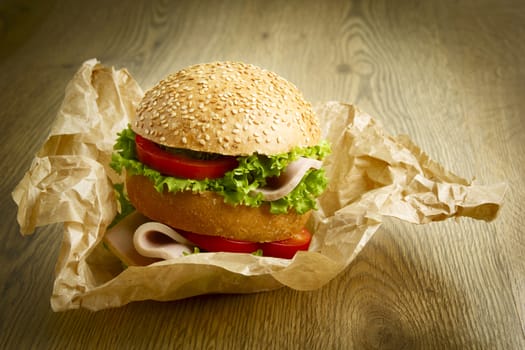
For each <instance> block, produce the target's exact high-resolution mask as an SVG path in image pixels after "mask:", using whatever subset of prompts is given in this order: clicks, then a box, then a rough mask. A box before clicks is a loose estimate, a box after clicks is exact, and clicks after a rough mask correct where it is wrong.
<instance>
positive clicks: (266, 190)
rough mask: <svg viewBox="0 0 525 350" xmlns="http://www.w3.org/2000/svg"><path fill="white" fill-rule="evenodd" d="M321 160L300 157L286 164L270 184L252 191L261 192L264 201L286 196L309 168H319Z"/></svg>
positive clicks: (321, 163)
mask: <svg viewBox="0 0 525 350" xmlns="http://www.w3.org/2000/svg"><path fill="white" fill-rule="evenodd" d="M322 165H323V162H321V161H320V160H317V159H312V158H305V157H301V158H299V159H297V160H296V161H293V162H291V163H290V164H288V166H287V167H286V169H285V170H284V171H283V172H282V173H281V175H280V176H279V177H278V178H277V179H276V181H274V182H272V184H271V185H268V186H265V187H261V188H258V189H257V190H254V191H253V193H262V195H263V198H264V200H265V201H274V200H277V199H279V198H282V197H284V196H286V195H287V194H288V193H290V192H292V190H293V189H294V188H295V187H296V186H297V185H298V184H299V182H301V179H302V178H303V176H304V174H305V173H306V172H307V171H308V170H309V169H320V168H321V166H322Z"/></svg>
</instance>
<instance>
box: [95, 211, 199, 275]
mask: <svg viewBox="0 0 525 350" xmlns="http://www.w3.org/2000/svg"><path fill="white" fill-rule="evenodd" d="M104 242H105V243H106V245H107V247H108V248H109V249H110V250H111V251H112V252H113V254H115V255H116V256H117V257H118V258H119V259H120V260H122V261H123V262H124V263H125V264H126V265H128V266H147V265H150V264H152V263H154V262H157V261H160V260H162V259H171V258H176V257H180V256H182V255H183V254H184V252H186V253H191V252H192V250H191V249H190V248H189V247H187V246H186V245H192V244H191V243H190V242H189V241H187V240H186V239H185V238H184V237H182V236H181V235H179V234H178V233H177V232H176V231H175V230H173V229H172V228H171V227H169V226H166V225H164V224H161V223H158V222H151V221H150V219H148V218H147V217H145V216H144V215H142V214H140V213H138V212H134V213H132V214H130V215H128V216H126V217H125V218H124V219H123V220H122V221H120V222H119V223H118V224H116V225H115V226H114V227H112V228H111V229H109V230H108V231H107V232H106V233H105V235H104Z"/></svg>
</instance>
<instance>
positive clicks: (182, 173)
mask: <svg viewBox="0 0 525 350" xmlns="http://www.w3.org/2000/svg"><path fill="white" fill-rule="evenodd" d="M135 144H136V150H137V157H138V159H139V160H140V161H141V162H142V163H144V164H146V165H148V166H150V167H151V168H153V169H155V170H158V171H160V172H161V173H162V174H164V175H168V176H175V177H181V178H186V179H194V180H204V179H218V178H221V177H223V176H224V174H225V173H226V172H227V171H230V170H232V169H234V168H236V167H237V165H238V162H237V159H236V158H235V157H227V156H225V157H221V158H219V159H213V160H200V159H194V158H190V157H188V156H185V155H182V154H172V153H170V152H168V151H165V150H163V149H162V148H160V147H159V146H158V145H157V144H155V143H154V142H152V141H150V140H148V139H146V138H144V137H142V136H140V135H138V134H137V135H136V136H135Z"/></svg>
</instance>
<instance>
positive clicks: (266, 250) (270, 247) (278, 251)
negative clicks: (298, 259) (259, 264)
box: [261, 228, 312, 259]
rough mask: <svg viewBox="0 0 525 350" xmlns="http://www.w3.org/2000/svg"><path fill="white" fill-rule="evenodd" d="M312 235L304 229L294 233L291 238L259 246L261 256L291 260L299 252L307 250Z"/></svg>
mask: <svg viewBox="0 0 525 350" xmlns="http://www.w3.org/2000/svg"><path fill="white" fill-rule="evenodd" d="M311 241H312V234H311V233H310V231H308V230H307V229H306V228H303V229H302V230H301V231H299V232H297V233H295V234H294V235H293V236H292V237H290V238H288V239H285V240H282V241H276V242H268V243H263V244H261V249H262V251H263V256H274V257H277V258H285V259H291V258H293V257H294V255H295V253H297V251H299V250H308V247H309V246H310V242H311Z"/></svg>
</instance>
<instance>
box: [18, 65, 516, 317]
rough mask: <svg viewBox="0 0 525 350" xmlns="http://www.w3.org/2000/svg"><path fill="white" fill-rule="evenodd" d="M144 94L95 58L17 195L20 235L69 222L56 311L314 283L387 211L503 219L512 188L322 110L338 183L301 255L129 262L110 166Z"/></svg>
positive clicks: (354, 115)
mask: <svg viewBox="0 0 525 350" xmlns="http://www.w3.org/2000/svg"><path fill="white" fill-rule="evenodd" d="M142 95H143V92H142V90H141V88H140V87H139V85H138V84H137V83H136V82H135V80H134V79H133V78H132V77H131V75H130V74H129V73H128V72H127V71H126V70H125V69H122V70H114V69H113V68H108V67H105V66H103V65H101V64H100V63H99V62H98V61H96V60H95V59H93V60H89V61H86V62H85V63H84V64H83V65H82V66H81V68H80V69H79V71H78V72H77V73H76V74H75V76H74V77H73V79H72V80H71V82H70V83H69V84H68V85H67V88H66V91H65V98H64V101H63V103H62V105H61V107H60V110H59V112H58V116H57V119H56V121H55V123H54V125H53V128H52V131H51V133H50V135H49V137H48V139H47V141H46V142H45V144H44V145H43V147H42V149H41V150H40V151H39V152H38V154H37V155H36V157H35V159H34V161H33V163H32V165H31V167H30V169H29V170H28V171H27V173H26V174H25V176H24V177H23V179H22V180H21V181H20V183H19V184H18V186H17V187H16V188H15V189H14V191H13V194H12V196H13V199H14V200H15V202H16V204H17V205H18V216H17V219H18V222H19V224H20V230H21V232H22V234H24V235H26V234H31V233H32V232H33V231H34V230H35V227H37V226H42V225H47V224H50V223H63V228H64V234H63V238H62V247H61V250H60V253H59V257H58V262H57V267H56V279H55V283H54V288H53V294H52V297H51V306H52V308H53V310H55V311H63V310H68V309H75V308H79V307H84V308H87V309H91V310H100V309H104V308H110V307H118V306H122V305H125V304H127V303H129V302H132V301H138V300H146V299H153V300H176V299H182V298H187V297H191V296H195V295H201V294H209V293H252V292H259V291H266V290H272V289H276V288H280V287H283V286H287V287H290V288H294V289H297V290H313V289H316V288H319V287H321V286H323V285H324V284H326V283H327V282H329V281H330V280H331V279H333V278H334V277H335V276H336V275H337V274H338V273H340V272H341V271H342V270H343V269H345V267H346V266H348V264H350V262H352V260H353V259H354V258H355V256H356V255H357V254H358V253H359V252H360V251H361V249H363V247H364V246H365V244H366V243H367V242H368V241H369V240H370V238H371V237H372V235H373V234H374V232H376V231H377V229H378V228H379V227H380V225H381V223H382V218H383V217H384V216H391V217H396V218H399V219H401V220H404V221H408V222H411V223H417V224H424V223H428V222H431V221H438V220H443V219H446V218H451V217H459V216H469V217H473V218H476V219H483V220H487V221H488V220H493V219H494V218H495V217H496V215H497V213H498V210H499V208H500V206H501V204H502V201H503V196H504V192H505V190H506V185H505V184H503V183H501V184H496V185H490V186H483V185H478V184H472V183H470V182H469V181H467V180H465V179H462V178H460V177H458V176H456V175H454V174H452V173H450V172H449V171H447V170H445V169H444V168H443V167H442V166H441V165H440V164H438V163H436V162H434V161H432V160H431V159H430V158H429V157H428V156H427V155H426V154H425V153H423V152H422V151H421V150H420V149H419V148H418V147H417V146H416V145H414V144H413V143H412V142H411V141H410V140H409V139H408V138H407V137H402V136H401V137H394V136H391V135H388V134H387V133H386V132H385V131H384V129H383V127H382V126H381V125H380V123H379V122H378V121H377V120H374V119H373V118H372V117H370V116H369V115H367V114H366V113H363V112H361V111H359V110H358V109H357V108H355V107H354V106H352V105H348V104H343V103H339V102H328V103H325V104H322V105H320V106H318V107H317V108H316V114H317V116H318V118H319V120H320V123H321V127H322V130H323V137H324V138H326V139H328V140H329V141H330V142H331V143H332V149H333V153H332V154H331V155H330V156H329V157H328V158H327V159H326V160H325V164H324V166H325V169H326V172H327V175H328V178H329V186H328V189H327V190H326V192H325V193H324V194H323V196H322V197H321V198H320V199H319V203H318V206H319V209H318V210H317V211H316V212H315V213H314V215H313V216H312V218H311V220H310V222H309V225H310V227H311V229H312V231H313V232H314V238H313V241H312V244H311V246H310V249H309V251H308V252H299V253H298V254H297V255H296V256H295V257H294V258H293V259H291V260H286V259H278V258H271V257H260V256H255V255H250V254H235V253H199V254H192V255H188V256H184V257H181V258H177V259H172V260H165V261H161V262H157V263H154V264H152V265H149V266H130V267H128V268H123V267H122V265H121V263H120V261H119V260H118V259H117V258H116V257H115V256H113V255H112V254H111V253H109V251H108V250H107V249H105V248H104V246H103V245H102V244H101V242H102V238H103V235H104V232H105V231H106V229H107V227H108V225H109V224H110V223H111V221H112V220H113V218H114V216H115V215H116V213H117V204H116V200H115V195H114V191H113V183H120V182H122V180H123V179H122V177H120V176H118V175H117V174H115V173H114V172H113V171H112V170H111V168H109V161H110V158H111V153H112V147H113V143H114V140H115V138H116V133H117V132H118V131H120V130H122V129H123V128H125V127H126V125H127V124H128V123H129V122H130V121H132V120H133V119H134V117H135V114H134V113H135V108H136V106H137V104H138V102H139V101H140V99H141V97H142Z"/></svg>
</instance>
